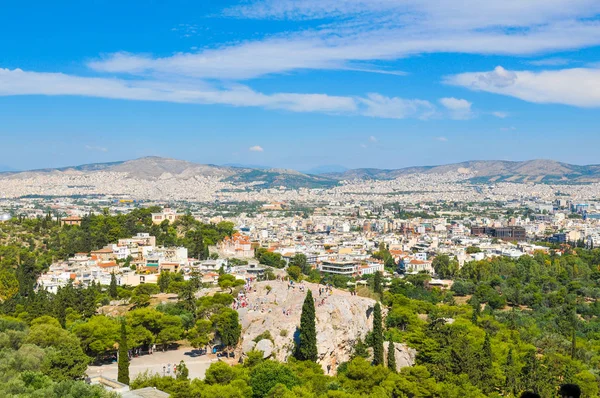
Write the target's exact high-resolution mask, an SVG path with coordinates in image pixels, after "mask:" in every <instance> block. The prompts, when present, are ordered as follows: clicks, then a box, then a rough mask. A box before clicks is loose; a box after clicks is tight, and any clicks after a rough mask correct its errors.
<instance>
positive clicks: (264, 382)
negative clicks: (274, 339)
mask: <svg viewBox="0 0 600 398" xmlns="http://www.w3.org/2000/svg"><path fill="white" fill-rule="evenodd" d="M278 384H282V385H284V386H285V387H287V388H288V389H291V388H292V387H294V386H296V385H298V384H300V380H298V377H297V376H296V375H295V374H294V373H292V371H291V370H290V369H289V368H288V367H286V366H285V365H284V364H281V363H278V362H274V361H264V362H261V363H259V364H258V365H256V366H255V367H254V368H253V369H252V370H251V371H250V385H251V386H252V396H253V397H254V398H263V397H267V394H268V393H269V392H270V391H271V390H272V389H273V388H274V387H275V386H276V385H278Z"/></svg>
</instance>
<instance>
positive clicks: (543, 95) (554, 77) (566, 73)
mask: <svg viewBox="0 0 600 398" xmlns="http://www.w3.org/2000/svg"><path fill="white" fill-rule="evenodd" d="M445 81H446V83H448V84H452V85H456V86H462V87H466V88H468V89H470V90H474V91H486V92H490V93H495V94H502V95H508V96H511V97H516V98H520V99H522V100H525V101H529V102H535V103H555V104H565V105H573V106H579V107H600V69H593V68H573V69H559V70H545V71H540V72H538V71H527V70H524V71H511V70H507V69H504V68H503V67H501V66H498V67H496V68H495V69H494V70H492V71H488V72H472V73H461V74H458V75H453V76H449V77H447V78H446V80H445Z"/></svg>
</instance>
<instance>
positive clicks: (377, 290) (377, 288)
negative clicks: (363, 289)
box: [373, 271, 383, 294]
mask: <svg viewBox="0 0 600 398" xmlns="http://www.w3.org/2000/svg"><path fill="white" fill-rule="evenodd" d="M373 279H374V284H375V286H374V290H375V293H377V294H383V283H382V281H381V272H379V271H377V272H375V277H374V278H373Z"/></svg>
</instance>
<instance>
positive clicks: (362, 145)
mask: <svg viewBox="0 0 600 398" xmlns="http://www.w3.org/2000/svg"><path fill="white" fill-rule="evenodd" d="M360 147H361V148H368V147H367V144H360Z"/></svg>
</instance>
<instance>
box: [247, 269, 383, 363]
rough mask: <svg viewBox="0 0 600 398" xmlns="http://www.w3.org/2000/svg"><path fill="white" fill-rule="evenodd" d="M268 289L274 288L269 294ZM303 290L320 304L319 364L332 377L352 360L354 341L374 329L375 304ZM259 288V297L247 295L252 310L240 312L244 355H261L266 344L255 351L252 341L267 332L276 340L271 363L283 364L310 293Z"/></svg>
mask: <svg viewBox="0 0 600 398" xmlns="http://www.w3.org/2000/svg"><path fill="white" fill-rule="evenodd" d="M266 286H270V287H271V291H270V292H268V291H267V288H266ZM304 286H305V289H312V292H313V297H314V298H315V299H316V305H315V310H316V328H317V349H318V355H319V359H318V363H319V364H321V366H322V367H323V369H324V370H325V372H326V373H327V372H329V374H333V373H335V369H336V368H337V365H339V364H340V363H342V362H346V361H348V360H349V359H350V356H351V354H352V350H353V347H354V345H355V343H356V341H357V340H358V339H361V338H364V337H365V336H366V334H367V333H368V332H369V331H370V330H371V329H372V326H373V319H372V318H373V315H372V308H373V306H374V305H375V301H374V300H371V299H368V298H364V297H358V296H352V295H351V294H350V293H348V292H344V291H340V290H334V292H333V294H331V295H329V294H327V295H325V294H322V295H319V286H318V285H316V284H309V283H306V284H304ZM255 287H256V292H254V291H253V292H251V293H249V294H248V302H249V306H248V307H246V308H240V309H239V310H238V312H239V315H240V322H241V324H242V344H241V345H242V347H243V352H247V351H249V350H250V349H252V348H254V349H256V350H258V349H259V348H260V347H259V345H260V344H261V343H263V341H264V340H261V341H259V342H258V344H257V345H256V347H252V344H250V343H249V341H252V340H254V339H255V338H256V337H257V336H259V335H261V334H262V333H264V332H265V331H269V332H270V334H271V336H272V338H273V348H272V353H271V357H272V358H275V359H277V360H279V361H285V360H286V359H287V358H288V357H289V356H290V355H291V354H292V350H293V347H294V335H295V334H296V333H297V328H298V326H299V325H300V314H301V312H302V304H303V302H304V298H305V296H306V290H304V291H301V290H300V288H299V287H296V288H288V284H287V283H286V282H282V281H267V282H259V283H257V284H256V285H255ZM288 314H289V315H288ZM267 341H269V343H271V341H270V340H267ZM263 344H265V345H266V344H267V343H263Z"/></svg>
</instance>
